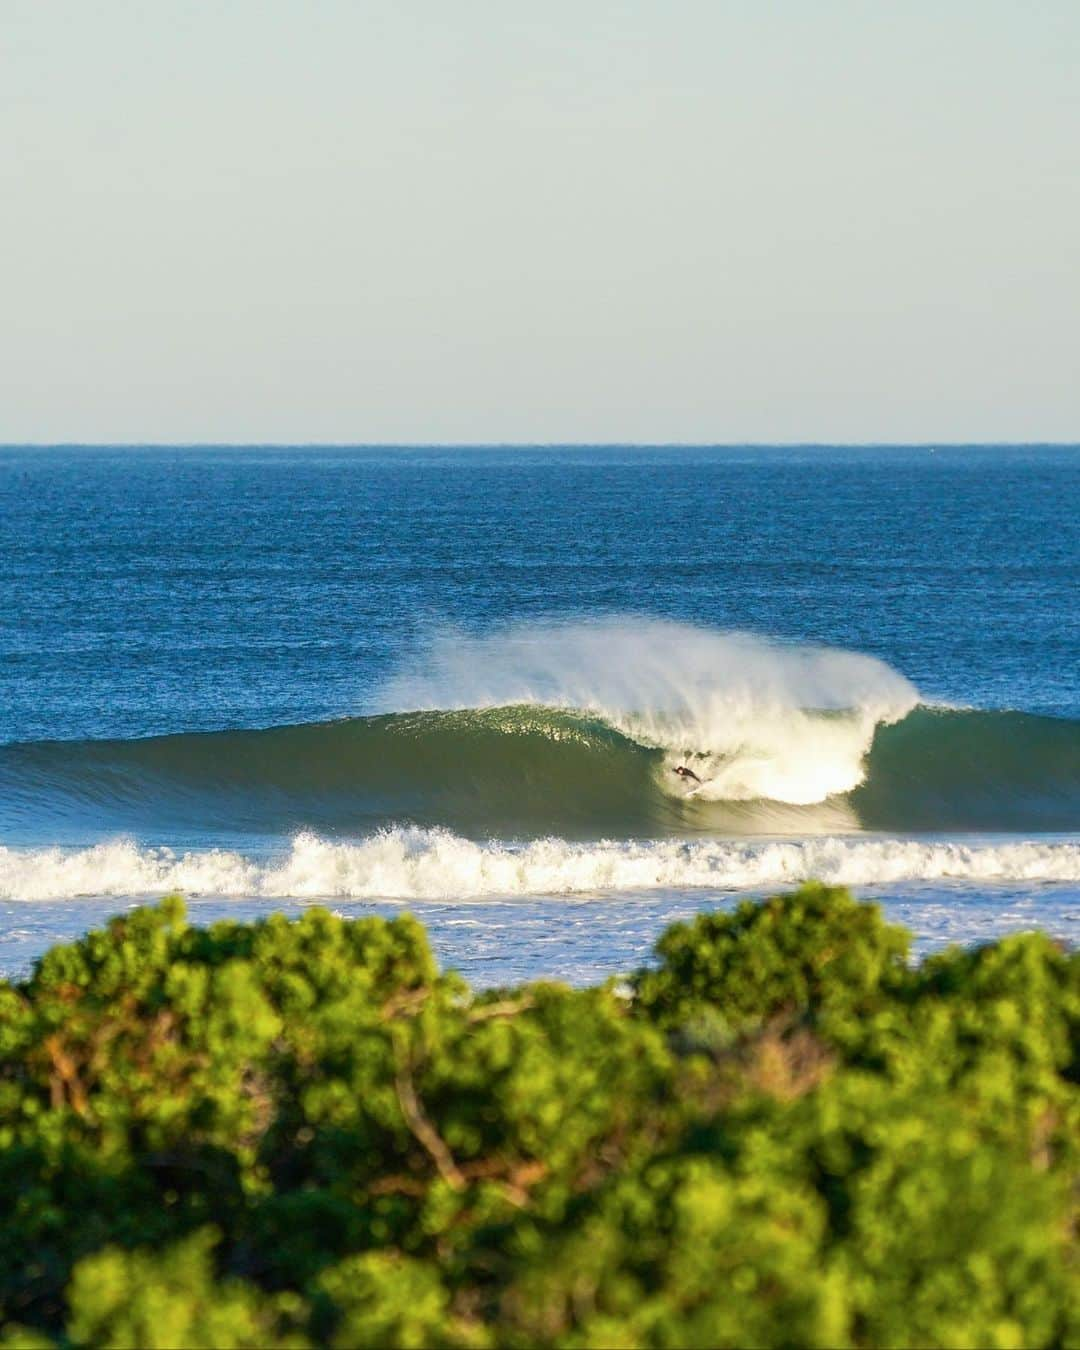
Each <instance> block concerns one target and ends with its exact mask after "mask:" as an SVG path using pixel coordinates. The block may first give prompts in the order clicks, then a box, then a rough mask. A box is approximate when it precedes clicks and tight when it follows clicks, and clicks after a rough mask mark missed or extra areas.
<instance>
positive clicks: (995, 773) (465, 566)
mask: <svg viewBox="0 0 1080 1350" xmlns="http://www.w3.org/2000/svg"><path fill="white" fill-rule="evenodd" d="M1078 507H1080V448H1076V447H1071V448H1070V447H1039V446H1025V447H978V446H972V447H910V448H898V447H881V446H876V447H875V446H867V447H851V448H835V447H825V446H810V447H802V448H791V447H786V448H760V447H721V448H690V447H659V448H647V447H609V448H589V447H560V448H549V447H537V448H533V449H522V448H513V449H511V448H508V449H435V448H416V449H377V448H367V449H352V448H318V447H296V448H279V447H244V448H228V447H224V448H202V447H195V448H190V447H148V448H137V447H128V448H90V447H86V448H80V447H70V448H50V449H45V448H19V447H8V448H2V449H0V969H15V968H19V967H21V966H22V965H25V963H26V961H27V960H29V959H31V958H32V956H33V955H35V954H36V953H37V952H38V951H39V950H40V949H41V947H42V946H43V945H45V944H46V943H47V942H48V941H51V940H54V939H55V938H56V937H59V936H64V935H65V934H70V933H73V932H77V931H80V930H81V929H82V928H84V927H86V926H87V925H88V924H89V923H91V922H96V921H97V920H98V918H100V916H101V915H103V914H105V913H108V912H112V911H114V910H116V909H117V908H122V907H123V906H124V905H126V904H130V903H133V902H135V901H136V900H137V899H140V898H142V897H145V896H147V895H154V894H157V893H160V891H161V890H163V889H168V888H169V887H171V886H175V885H179V886H180V887H181V888H183V889H184V890H186V891H187V892H188V894H189V895H191V897H192V905H193V908H194V909H195V911H196V913H198V914H199V915H200V916H202V917H212V916H213V915H214V914H218V913H222V912H238V911H239V909H241V908H244V907H246V911H245V912H252V911H263V910H265V909H266V908H267V907H268V906H272V905H278V906H282V907H286V908H287V907H289V906H295V905H297V904H303V903H309V902H312V901H314V900H316V899H323V900H325V901H326V902H329V903H331V904H333V905H335V906H336V907H338V908H340V909H342V910H343V911H347V912H359V911H363V910H365V909H369V908H378V907H380V906H381V907H382V908H383V909H385V908H387V907H391V908H392V907H395V906H399V905H401V904H405V903H407V904H409V905H411V906H412V907H414V908H418V909H419V910H420V912H421V913H422V914H423V915H424V916H425V917H426V918H427V920H428V921H429V923H431V925H432V931H433V934H434V935H435V940H436V942H437V944H438V945H439V948H440V951H441V952H442V954H443V955H444V957H445V958H446V959H447V960H448V961H449V962H450V963H453V964H457V965H460V966H461V967H462V968H463V969H465V970H466V972H467V973H470V974H471V975H473V977H474V978H480V979H487V980H502V979H505V978H517V977H519V976H525V975H531V974H539V973H544V974H550V975H556V976H559V975H562V976H565V977H567V978H573V979H576V978H593V977H594V976H595V975H596V974H598V973H601V972H603V973H610V972H612V971H614V970H617V969H625V968H626V966H627V965H628V964H635V963H637V962H638V961H640V960H641V959H644V957H645V955H646V953H647V951H648V948H649V944H650V943H651V941H652V940H653V938H654V936H655V933H656V931H657V929H658V928H659V926H661V924H662V923H663V922H665V921H666V920H668V919H670V918H671V917H673V916H675V915H677V914H683V913H688V912H692V910H693V909H695V908H699V907H704V906H708V905H714V904H717V903H726V902H727V901H728V899H729V898H730V896H731V895H732V894H733V893H735V892H738V891H753V890H761V889H767V888H770V887H774V886H776V885H782V884H788V883H790V882H793V881H795V880H797V879H798V878H799V876H801V875H807V874H814V875H820V876H824V877H826V878H827V879H836V880H839V881H846V882H850V883H851V884H853V885H855V886H856V887H857V888H858V889H860V891H861V892H862V893H867V894H870V893H873V894H879V895H881V896H882V898H883V899H884V901H885V903H886V904H887V905H888V906H889V907H890V909H891V910H892V911H893V912H895V913H896V914H898V915H900V916H901V917H906V918H907V919H908V920H909V921H910V922H911V923H912V924H913V926H915V928H916V930H917V932H918V933H919V935H920V939H921V940H922V941H923V942H924V943H933V942H935V941H940V940H947V939H952V938H959V939H961V940H975V939H977V938H979V937H980V936H982V935H987V936H988V935H991V934H993V933H996V932H998V931H1002V930H1003V928H1007V927H1010V926H1031V925H1032V924H1041V925H1043V926H1046V927H1049V928H1050V929H1051V930H1052V931H1055V932H1057V933H1059V934H1060V935H1061V936H1064V937H1070V936H1071V935H1072V934H1073V933H1074V932H1075V928H1074V927H1073V926H1071V925H1074V924H1075V919H1076V914H1077V913H1078V912H1080V910H1078V901H1080V835H1078V832H1080V662H1078V659H1077V658H1078V655H1080V624H1078V617H1077V615H1078V610H1077V600H1076V596H1077V594H1078V586H1077V580H1078V557H1080V549H1078V541H1080V510H1078ZM823 648H825V649H827V650H822V649H823ZM680 765H681V766H683V767H689V768H690V769H691V770H692V771H693V772H694V773H695V774H696V776H697V778H698V779H700V780H701V783H700V785H699V786H696V787H695V786H694V785H693V780H689V779H683V778H680V777H679V776H677V775H675V774H674V773H673V770H674V768H675V767H679V766H680Z"/></svg>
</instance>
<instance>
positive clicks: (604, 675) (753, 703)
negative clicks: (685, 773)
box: [377, 619, 918, 805]
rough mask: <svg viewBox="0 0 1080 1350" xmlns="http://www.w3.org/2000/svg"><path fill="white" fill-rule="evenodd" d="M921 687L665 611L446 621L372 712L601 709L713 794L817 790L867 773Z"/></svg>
mask: <svg viewBox="0 0 1080 1350" xmlns="http://www.w3.org/2000/svg"><path fill="white" fill-rule="evenodd" d="M917 701H918V693H917V691H916V689H915V687H914V686H913V685H912V684H911V683H910V682H909V681H908V680H906V679H905V678H904V677H903V676H902V675H900V674H898V673H897V672H896V671H895V670H893V669H891V667H889V666H887V665H886V664H885V663H884V662H883V661H879V660H877V659H876V658H875V657H872V656H864V655H862V654H860V653H857V652H845V651H839V650H836V649H833V648H828V647H810V646H786V645H783V644H781V643H778V642H774V641H769V640H768V639H765V638H761V637H756V636H754V635H752V634H749V633H722V632H715V631H712V630H709V629H702V628H696V627H693V626H691V625H689V624H681V623H673V622H670V621H667V620H660V619H605V620H599V621H595V622H586V621H579V622H575V623H534V624H527V625H519V626H516V627H513V628H510V629H506V630H502V631H500V632H498V633H496V634H493V635H488V636H484V637H475V636H466V635H462V634H460V633H451V632H443V633H441V634H440V635H439V636H437V637H436V639H435V640H434V641H433V642H432V644H431V646H430V647H429V649H428V651H427V653H426V655H425V658H424V660H423V661H422V663H421V667H420V670H419V672H418V673H416V674H411V675H407V676H399V677H397V678H395V679H393V680H391V681H390V682H389V683H388V684H387V685H386V686H385V687H384V688H383V690H382V691H381V695H380V697H379V699H378V705H377V706H378V711H388V712H389V711H401V710H405V709H420V708H429V709H430V708H441V709H450V708H484V707H487V708H490V707H503V706H507V705H510V704H540V705H543V706H546V707H554V708H568V709H576V710H580V711H582V712H587V713H590V714H593V715H596V716H599V717H602V718H604V719H605V720H606V721H608V722H609V723H611V725H612V726H614V727H617V728H618V729H619V730H620V731H622V732H624V733H625V734H626V735H628V736H630V737H632V738H633V739H634V740H637V741H639V742H640V743H641V744H644V745H648V746H652V747H656V748H659V749H662V750H664V751H665V757H664V772H663V775H662V781H663V784H664V786H665V787H666V788H667V789H668V790H669V791H671V792H673V793H677V792H680V791H681V790H682V784H681V782H680V780H679V779H678V778H677V777H676V776H675V775H674V774H673V773H672V772H671V770H672V769H673V768H674V767H675V766H676V765H677V764H679V763H683V764H686V765H688V766H689V767H690V768H692V769H693V770H694V772H695V773H696V774H697V776H698V777H699V778H701V779H702V780H704V782H703V785H702V786H701V787H700V788H697V789H696V794H697V795H699V796H702V797H707V798H711V799H713V800H725V801H752V800H760V799H767V800H772V801H777V802H789V803H793V804H800V805H802V804H810V803H814V802H820V801H823V800H824V799H825V798H826V797H829V796H832V795H834V794H837V793H843V792H849V791H850V790H851V789H852V788H854V787H857V786H858V784H859V783H860V782H862V780H863V776H864V772H865V768H864V762H865V758H866V754H867V752H868V750H869V748H870V744H871V742H872V740H873V736H874V730H875V728H876V727H877V726H878V725H879V724H880V723H883V722H893V721H899V720H900V718H902V717H904V716H906V714H907V713H908V712H910V711H911V709H912V708H913V707H914V706H915V704H916V702H917Z"/></svg>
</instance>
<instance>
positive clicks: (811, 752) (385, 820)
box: [0, 621, 1080, 839]
mask: <svg viewBox="0 0 1080 1350" xmlns="http://www.w3.org/2000/svg"><path fill="white" fill-rule="evenodd" d="M428 705H430V706H428ZM378 707H379V708H380V709H381V708H386V709H389V710H386V711H381V710H380V711H376V712H374V713H373V714H372V715H369V716H365V717H354V718H346V719H342V720H339V721H335V722H328V723H317V724H310V725H302V726H286V727H276V728H270V729H266V730H247V731H243V730H239V731H221V732H208V733H198V734H194V733H185V734H179V735H172V736H159V737H150V738H145V739H139V740H126V741H120V740H114V741H77V742H37V743H28V744H21V745H19V744H16V745H8V746H3V747H0V831H3V833H4V835H5V836H6V837H9V838H10V837H11V836H12V835H19V834H24V835H28V836H31V837H36V838H41V837H45V838H58V837H65V836H67V837H71V836H72V835H73V834H74V835H81V836H82V837H86V835H87V834H88V833H89V834H90V836H91V837H94V836H96V835H100V834H102V833H106V832H109V831H121V832H124V833H132V834H142V835H145V836H147V837H157V838H159V839H160V838H163V837H172V836H171V835H170V833H169V832H170V831H176V832H179V833H184V832H189V833H190V832H195V833H196V834H197V835H198V837H200V838H204V837H205V836H206V835H207V833H209V832H214V833H217V834H221V835H224V834H231V833H245V834H247V833H254V834H264V835H282V834H292V833H295V832H297V831H301V830H305V829H307V830H315V831H318V832H322V833H325V834H331V835H339V836H340V835H343V834H350V835H357V834H364V833H370V832H372V831H374V830H378V829H381V828H384V827H387V826H390V825H395V824H403V825H413V826H416V827H421V828H434V827H445V828H448V829H451V830H453V831H456V832H457V833H459V834H463V835H466V836H471V837H474V838H479V839H484V838H492V837H500V836H501V837H507V836H510V837H518V838H540V837H544V836H547V835H550V834H558V835H561V836H564V837H566V838H570V839H574V838H577V839H586V838H591V839H595V838H597V837H601V836H615V837H620V838H626V837H631V836H651V837H656V836H671V835H694V834H696V833H710V834H724V833H727V834H740V835H741V834H755V833H756V834H772V835H778V834H798V835H805V834H813V833H818V834H820V833H837V832H842V831H852V830H860V829H863V830H872V831H899V832H908V831H964V830H1001V831H1032V830H1039V831H1047V832H1068V831H1072V830H1075V829H1076V828H1077V823H1078V821H1080V723H1078V722H1076V721H1069V720H1066V719H1061V718H1053V717H1042V716H1036V715H1033V714H1026V713H1020V712H988V711H975V710H963V709H953V708H932V707H928V706H926V705H924V704H920V703H919V702H918V693H917V691H916V690H915V688H914V687H913V686H912V685H911V684H910V683H909V682H908V681H907V680H905V679H904V678H903V676H901V675H899V674H897V673H896V672H895V671H893V670H891V669H890V668H889V667H888V666H887V665H885V664H884V663H883V662H880V661H878V660H876V659H874V658H872V657H869V656H862V655H859V654H857V653H851V652H839V651H833V650H830V649H825V648H808V647H783V646H780V645H779V644H776V643H772V642H767V641H765V640H763V639H760V638H753V637H750V636H747V635H745V634H721V633H712V632H708V631H705V630H700V629H696V628H690V627H688V626H686V625H680V624H671V623H662V622H659V621H634V622H632V623H631V622H627V621H619V622H614V621H609V622H607V623H603V624H578V625H562V626H553V625H546V626H539V627H537V626H531V627H528V628H523V629H519V630H512V631H510V632H509V633H504V634H502V635H500V636H499V637H498V638H495V637H491V638H484V639H464V638H461V637H455V638H453V639H450V638H446V639H443V640H440V641H438V642H436V643H435V644H433V646H432V647H431V649H430V650H429V652H428V653H427V655H426V657H425V658H424V659H423V661H422V662H421V663H420V665H419V668H418V670H417V671H416V673H414V674H413V675H411V676H409V677H408V678H407V679H405V678H399V679H397V680H394V681H392V682H391V683H390V684H389V685H387V686H386V687H385V688H384V689H383V690H382V692H381V694H380V696H379V702H378ZM679 766H684V767H688V768H690V769H692V770H693V772H694V773H695V774H696V775H697V777H698V778H699V779H700V780H702V781H701V783H700V785H698V786H694V787H693V790H692V791H691V792H687V791H686V782H684V780H683V779H681V778H679V777H678V776H677V775H676V774H675V773H674V769H675V768H677V767H679ZM50 830H51V831H54V832H53V833H49V831H50Z"/></svg>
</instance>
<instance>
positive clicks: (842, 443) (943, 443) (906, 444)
mask: <svg viewBox="0 0 1080 1350" xmlns="http://www.w3.org/2000/svg"><path fill="white" fill-rule="evenodd" d="M819 449H820V450H845V449H850V450H874V449H906V450H939V449H940V450H962V449H980V450H982V449H985V450H994V449H1000V450H1022V449H1061V450H1075V449H1080V440H1001V441H982V440H865V441H863V440H835V441H830V440H805V441H801V440H796V441H769V440H756V441H706V440H693V441H649V440H645V441H632V440H626V441H619V440H614V441H574V440H569V441H529V440H521V441H509V440H507V441H502V440H492V441H466V440H463V441H424V440H416V441H411V440H410V441H399V440H395V441H363V440H356V441H352V440H347V441H345V440H330V441H289V440H280V441H279V440H221V441H218V440H177V441H163V440H118V441H109V440H101V441H97V440H94V441H78V440H58V441H36V440H35V441H0V450H819Z"/></svg>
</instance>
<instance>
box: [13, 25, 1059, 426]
mask: <svg viewBox="0 0 1080 1350" xmlns="http://www.w3.org/2000/svg"><path fill="white" fill-rule="evenodd" d="M144 439H146V440H157V441H171V440H182V441H189V440H193V441H215V440H227V441H249V440H272V441H290V442H291V441H365V442H371V441H455V442H462V441H619V440H633V441H682V440H691V441H742V440H757V441H775V440H781V441H786V440H799V441H805V440H834V439H835V440H847V441H852V440H908V439H914V440H964V439H981V440H1012V439H1019V440H1030V439H1047V440H1070V439H1071V440H1076V439H1080V3H1078V0H1027V2H1026V3H1023V2H1022V0H906V3H903V4H901V3H885V0H862V2H861V3H860V2H857V0H771V2H770V0H727V2H725V0H711V2H708V3H707V2H706V0H665V2H664V3H659V2H656V0H625V3H623V4H614V3H607V0H542V3H541V2H539V0H534V3H529V4H524V3H516V0H387V2H386V3H365V2H364V0H213V3H208V2H206V0H185V2H184V3H178V2H177V0H95V3H88V0H0V441H18V440H34V441H51V440H98V441H102V440H119V441H137V440H144Z"/></svg>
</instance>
